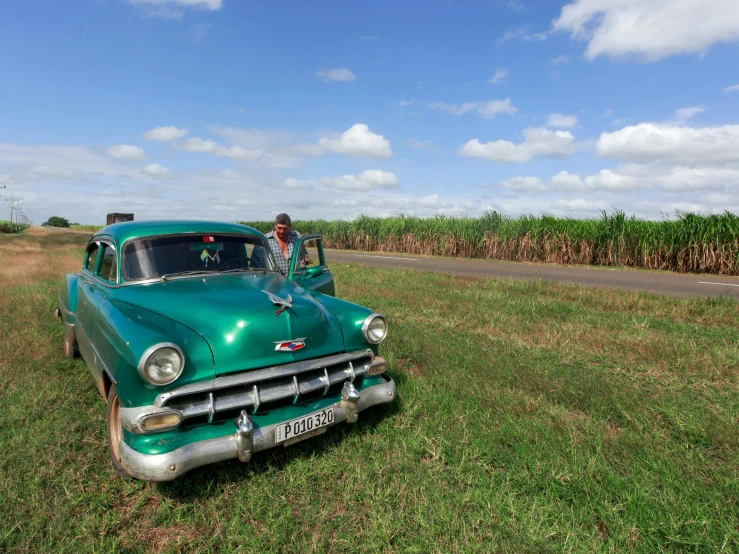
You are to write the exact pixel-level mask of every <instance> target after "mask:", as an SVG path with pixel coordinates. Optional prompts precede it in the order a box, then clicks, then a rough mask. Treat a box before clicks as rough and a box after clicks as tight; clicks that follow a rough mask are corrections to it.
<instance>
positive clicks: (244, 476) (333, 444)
mask: <svg viewBox="0 0 739 554" xmlns="http://www.w3.org/2000/svg"><path fill="white" fill-rule="evenodd" d="M392 377H393V379H394V380H395V382H396V384H398V385H401V384H402V383H403V382H404V381H405V380H406V379H407V377H406V376H405V375H397V376H396V375H392ZM402 410H403V399H402V396H401V395H396V398H395V401H394V402H392V403H390V404H381V405H379V406H373V407H372V408H369V409H367V410H365V411H362V412H360V413H359V420H358V421H357V423H354V424H347V423H340V424H338V425H335V426H333V427H330V428H329V429H327V431H326V432H325V433H323V434H322V435H319V436H318V437H315V438H312V439H307V440H305V441H302V442H299V443H296V444H294V445H291V446H288V447H282V446H276V447H274V448H271V449H269V450H265V451H262V452H257V453H256V454H254V457H253V458H252V459H251V461H250V462H249V463H242V462H239V461H238V460H237V459H233V460H226V461H224V462H218V463H216V464H211V465H207V466H203V467H199V468H196V469H193V470H191V471H188V472H187V473H185V474H184V475H183V476H181V477H179V478H178V479H176V480H175V481H169V482H162V483H157V484H156V486H157V489H158V490H159V492H160V493H161V494H162V495H164V496H167V497H169V498H173V499H177V500H182V501H188V500H196V499H202V498H210V497H212V496H214V495H218V494H221V491H222V489H221V487H219V485H224V484H228V483H235V482H248V481H249V480H250V479H252V478H253V477H254V476H256V475H260V474H263V473H265V472H268V471H282V470H284V469H285V468H287V467H289V466H290V465H291V464H292V463H293V462H294V461H295V460H300V459H306V458H314V457H323V456H330V455H331V454H332V453H334V452H340V449H341V448H342V446H343V445H345V443H346V441H347V440H348V439H350V438H351V437H354V436H361V435H367V434H374V435H375V436H378V435H379V434H380V433H375V431H376V429H377V427H378V426H379V425H380V424H381V423H382V422H383V421H384V420H385V419H386V418H388V417H393V416H395V415H396V414H398V413H400V412H401V411H402Z"/></svg>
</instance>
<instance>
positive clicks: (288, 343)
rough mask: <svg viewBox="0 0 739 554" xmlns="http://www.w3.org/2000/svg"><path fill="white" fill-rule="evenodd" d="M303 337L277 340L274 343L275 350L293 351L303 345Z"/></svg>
mask: <svg viewBox="0 0 739 554" xmlns="http://www.w3.org/2000/svg"><path fill="white" fill-rule="evenodd" d="M304 341H305V337H303V338H302V339H295V340H279V341H277V342H276V343H275V352H294V351H295V350H300V349H301V348H303V347H304V346H305V342H304Z"/></svg>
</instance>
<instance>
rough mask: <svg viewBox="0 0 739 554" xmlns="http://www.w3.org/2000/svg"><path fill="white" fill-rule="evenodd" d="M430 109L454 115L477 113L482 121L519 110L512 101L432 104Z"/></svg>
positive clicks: (507, 99)
mask: <svg viewBox="0 0 739 554" xmlns="http://www.w3.org/2000/svg"><path fill="white" fill-rule="evenodd" d="M428 107H429V109H431V110H434V111H437V112H446V113H450V114H452V115H464V114H466V113H469V112H473V111H474V112H476V113H477V115H478V116H479V117H481V118H482V119H493V118H494V117H495V116H496V115H498V114H499V113H505V114H508V115H513V114H515V113H516V112H517V111H518V108H517V107H515V106H514V105H513V104H511V99H510V98H506V99H505V100H488V101H487V102H465V103H464V104H446V103H444V102H432V103H431V104H429V105H428Z"/></svg>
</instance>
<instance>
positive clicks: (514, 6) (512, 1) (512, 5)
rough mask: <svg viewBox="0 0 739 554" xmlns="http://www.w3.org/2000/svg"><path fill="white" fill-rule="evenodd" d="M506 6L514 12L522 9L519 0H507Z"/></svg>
mask: <svg viewBox="0 0 739 554" xmlns="http://www.w3.org/2000/svg"><path fill="white" fill-rule="evenodd" d="M506 7H507V8H508V9H510V10H513V11H514V12H520V11H523V8H524V6H523V4H522V3H521V2H520V1H519V0H508V3H507V4H506Z"/></svg>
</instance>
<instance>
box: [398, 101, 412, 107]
mask: <svg viewBox="0 0 739 554" xmlns="http://www.w3.org/2000/svg"><path fill="white" fill-rule="evenodd" d="M415 103H416V101H415V100H401V101H400V102H398V106H400V107H401V108H407V107H408V106H412V105H413V104H415Z"/></svg>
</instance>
